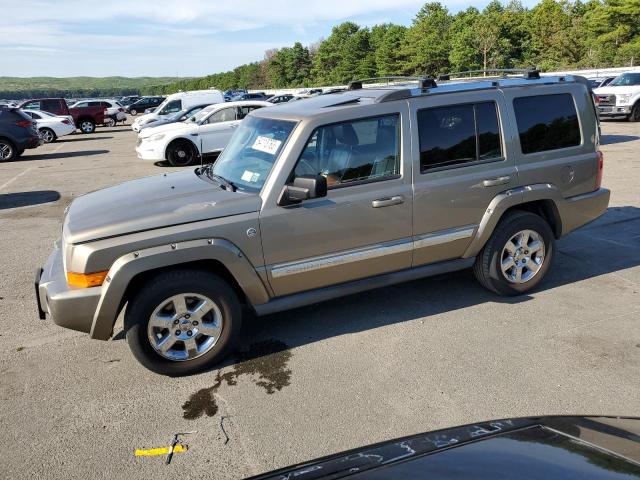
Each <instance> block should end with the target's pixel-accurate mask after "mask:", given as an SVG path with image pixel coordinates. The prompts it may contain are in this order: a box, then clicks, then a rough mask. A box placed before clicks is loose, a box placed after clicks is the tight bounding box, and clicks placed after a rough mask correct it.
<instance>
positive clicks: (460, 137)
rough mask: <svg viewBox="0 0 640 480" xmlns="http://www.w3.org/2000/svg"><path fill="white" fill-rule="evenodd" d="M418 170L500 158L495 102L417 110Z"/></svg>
mask: <svg viewBox="0 0 640 480" xmlns="http://www.w3.org/2000/svg"><path fill="white" fill-rule="evenodd" d="M418 131H419V134H420V171H421V172H422V173H424V172H426V171H428V170H431V169H434V168H440V167H448V166H453V165H460V164H465V163H471V162H476V161H480V160H490V159H498V158H502V148H501V143H500V130H499V128H498V114H497V110H496V104H495V102H483V103H477V104H465V105H452V106H446V107H437V108H427V109H425V110H420V111H419V112H418Z"/></svg>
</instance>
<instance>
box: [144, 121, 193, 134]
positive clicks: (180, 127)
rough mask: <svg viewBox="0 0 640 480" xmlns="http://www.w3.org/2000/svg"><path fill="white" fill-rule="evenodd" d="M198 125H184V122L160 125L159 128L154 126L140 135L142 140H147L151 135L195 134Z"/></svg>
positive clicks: (150, 126)
mask: <svg viewBox="0 0 640 480" xmlns="http://www.w3.org/2000/svg"><path fill="white" fill-rule="evenodd" d="M197 129H198V125H196V124H195V123H184V122H176V123H163V124H161V125H158V126H157V127H156V126H154V125H153V123H152V124H151V125H149V126H148V127H147V128H145V129H144V133H140V138H147V137H150V136H151V135H156V134H158V133H165V132H169V131H171V132H181V133H182V134H185V133H189V132H191V131H193V132H194V133H195V132H196V131H197Z"/></svg>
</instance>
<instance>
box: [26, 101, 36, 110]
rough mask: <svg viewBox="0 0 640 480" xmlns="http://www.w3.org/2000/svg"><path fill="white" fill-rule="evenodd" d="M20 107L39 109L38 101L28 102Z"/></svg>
mask: <svg viewBox="0 0 640 480" xmlns="http://www.w3.org/2000/svg"><path fill="white" fill-rule="evenodd" d="M22 108H24V109H25V110H40V102H39V101H35V102H29V103H27V104H26V105H25V106H23V107H22Z"/></svg>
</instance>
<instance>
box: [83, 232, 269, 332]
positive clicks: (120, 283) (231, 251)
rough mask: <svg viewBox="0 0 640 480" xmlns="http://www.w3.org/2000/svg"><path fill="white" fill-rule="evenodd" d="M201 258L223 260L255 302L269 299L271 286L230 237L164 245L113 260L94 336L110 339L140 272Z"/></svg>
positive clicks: (100, 301)
mask: <svg viewBox="0 0 640 480" xmlns="http://www.w3.org/2000/svg"><path fill="white" fill-rule="evenodd" d="M199 260H200V261H201V260H217V261H219V262H221V263H222V264H223V265H224V266H225V267H226V268H227V269H228V270H229V271H230V272H231V274H232V275H233V277H234V278H235V280H236V281H237V282H238V284H239V285H240V288H242V290H243V291H244V293H245V295H246V296H247V299H248V300H249V302H251V304H252V305H259V304H262V303H266V302H267V301H269V294H268V292H267V289H266V288H265V286H264V284H263V283H262V280H261V279H260V276H259V275H258V273H257V272H256V270H255V268H254V267H253V265H252V264H251V262H250V261H249V260H248V259H247V257H246V256H245V255H244V254H243V253H242V251H241V250H240V249H239V248H238V247H236V246H235V245H234V244H233V243H231V242H229V241H228V240H223V239H217V238H214V239H201V240H191V241H187V242H179V243H172V244H168V245H161V246H158V247H152V248H147V249H143V250H139V251H136V252H132V253H128V254H126V255H123V256H122V257H120V258H118V259H117V260H116V261H115V262H114V263H113V265H112V266H111V268H110V269H109V274H108V275H107V277H106V279H105V283H104V285H103V286H102V294H101V296H100V300H99V302H98V306H97V308H96V312H95V314H94V317H93V323H92V325H91V332H90V336H91V338H94V339H98V340H108V339H109V338H110V337H111V335H112V333H113V325H114V324H115V321H116V318H117V315H118V312H119V310H120V308H121V306H122V300H123V298H124V294H125V292H126V290H127V287H128V286H129V284H130V282H131V280H132V279H133V278H134V277H135V276H136V275H138V274H140V273H143V272H148V271H150V270H155V269H158V268H163V267H170V266H173V265H180V264H183V263H188V262H194V261H199Z"/></svg>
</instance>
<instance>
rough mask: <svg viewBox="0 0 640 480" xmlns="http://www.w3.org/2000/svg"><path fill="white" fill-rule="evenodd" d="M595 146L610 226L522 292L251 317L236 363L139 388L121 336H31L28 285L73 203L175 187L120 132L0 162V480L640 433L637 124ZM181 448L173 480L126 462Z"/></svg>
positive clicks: (242, 467)
mask: <svg viewBox="0 0 640 480" xmlns="http://www.w3.org/2000/svg"><path fill="white" fill-rule="evenodd" d="M602 129H603V134H604V136H603V143H604V145H603V147H602V150H603V151H604V154H605V170H604V172H605V173H604V181H603V184H604V186H606V187H608V188H610V189H611V190H612V196H611V204H610V208H609V210H608V211H607V213H606V214H605V215H604V216H603V217H601V218H600V219H599V220H597V221H596V222H594V223H592V224H590V225H588V226H587V227H585V228H583V229H581V230H578V231H576V232H574V233H572V234H570V235H569V236H567V237H566V238H563V239H562V240H560V241H559V243H558V250H559V251H558V255H557V257H556V260H555V264H554V265H553V267H552V270H551V272H550V273H549V275H548V276H547V278H546V280H545V281H544V282H543V284H542V285H541V286H540V287H539V288H538V289H537V290H536V291H534V292H533V293H530V294H528V295H523V296H520V297H516V298H501V297H498V296H495V295H493V294H491V293H489V292H487V291H485V290H483V289H482V287H480V286H479V284H478V283H477V282H476V281H475V279H474V277H473V275H472V273H471V272H470V271H463V272H458V273H455V274H450V275H444V276H440V277H435V278H430V279H424V280H419V281H414V282H411V283H407V284H402V285H396V286H393V287H388V288H384V289H379V290H374V291H370V292H367V293H362V294H358V295H353V296H350V297H346V298H341V299H338V300H334V301H331V302H327V303H324V304H319V305H314V306H309V307H305V308H300V309H297V310H294V311H290V312H284V313H280V314H276V315H271V316H268V317H263V318H259V319H250V320H249V321H248V322H247V323H246V325H245V326H244V327H245V328H244V334H243V341H242V345H243V346H242V350H241V351H240V352H239V353H238V354H237V355H236V356H235V357H234V358H232V359H230V360H228V361H227V362H226V363H225V364H224V365H223V367H222V368H220V369H218V370H213V371H210V372H208V373H204V374H200V375H196V376H192V377H187V378H167V377H162V376H159V375H156V374H153V373H151V372H149V371H147V370H145V369H144V368H143V367H141V366H140V365H139V364H138V363H137V362H136V361H135V360H134V359H133V356H132V355H131V354H130V352H129V350H128V347H127V344H126V341H125V340H124V336H123V335H122V333H121V332H118V334H117V335H116V336H115V338H114V339H113V340H112V341H109V342H101V341H96V340H90V339H89V338H88V336H87V335H85V334H82V333H78V332H73V331H69V330H64V329H62V328H60V327H58V326H56V325H54V324H53V323H52V322H50V321H41V320H38V317H37V313H36V304H35V299H34V286H33V279H34V271H35V269H36V267H38V266H40V265H41V264H42V263H43V262H44V261H45V259H46V258H47V256H48V255H49V252H50V251H51V246H52V242H53V241H54V240H55V239H56V238H58V237H59V236H60V233H61V225H62V223H61V220H62V214H63V210H64V208H65V206H66V205H67V204H68V203H69V202H70V201H71V200H72V199H73V198H74V197H77V196H79V195H82V194H84V193H86V192H89V191H92V190H96V189H99V188H102V187H106V186H109V185H113V184H115V183H118V182H122V181H125V180H128V179H132V178H138V177H142V176H146V175H153V174H159V173H166V172H169V171H172V170H175V169H173V168H170V167H167V166H158V165H154V164H150V163H145V162H142V161H140V160H138V159H137V158H136V156H135V151H134V145H135V134H134V133H133V132H132V131H131V130H130V129H129V127H115V128H104V127H102V128H98V129H97V131H96V133H94V134H92V135H81V134H75V135H72V136H69V137H65V138H63V139H61V140H60V141H58V142H56V143H53V144H50V145H46V146H43V147H41V148H38V149H36V150H31V151H27V152H26V153H25V155H24V156H23V157H22V158H21V159H20V160H19V161H15V162H11V163H5V164H0V268H1V272H2V273H1V274H0V406H1V408H0V432H1V434H0V460H1V464H2V476H3V477H4V478H12V479H21V478H65V479H86V478H91V479H99V478H109V479H132V478H154V479H162V478H176V477H180V478H216V479H218V478H242V477H245V476H249V475H252V474H257V473H261V472H265V471H269V470H272V469H275V468H279V467H283V466H287V465H289V464H292V463H298V462H302V461H305V460H310V459H313V458H316V457H318V456H322V455H327V454H331V453H334V452H338V451H342V450H345V449H350V448H354V447H358V446H361V445H365V444H370V443H374V442H378V441H382V440H387V439H392V438H396V437H400V436H404V435H409V434H413V433H419V432H423V431H427V430H433V429H437V428H446V427H451V426H455V425H460V424H465V423H471V422H476V421H481V420H490V419H496V418H505V417H518V416H530V415H543V414H544V415H556V414H559V415H562V414H591V415H598V414H607V415H635V416H640V394H639V392H640V187H639V185H640V123H628V122H603V125H602ZM184 431H196V433H193V434H191V435H189V436H187V437H186V439H185V442H186V443H188V445H189V450H188V451H187V452H185V453H177V454H176V455H175V456H174V458H173V461H172V463H171V464H170V465H164V463H163V458H162V457H136V456H134V450H135V449H148V448H156V447H165V446H168V445H169V443H170V441H171V439H172V436H173V435H174V433H176V432H184Z"/></svg>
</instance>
